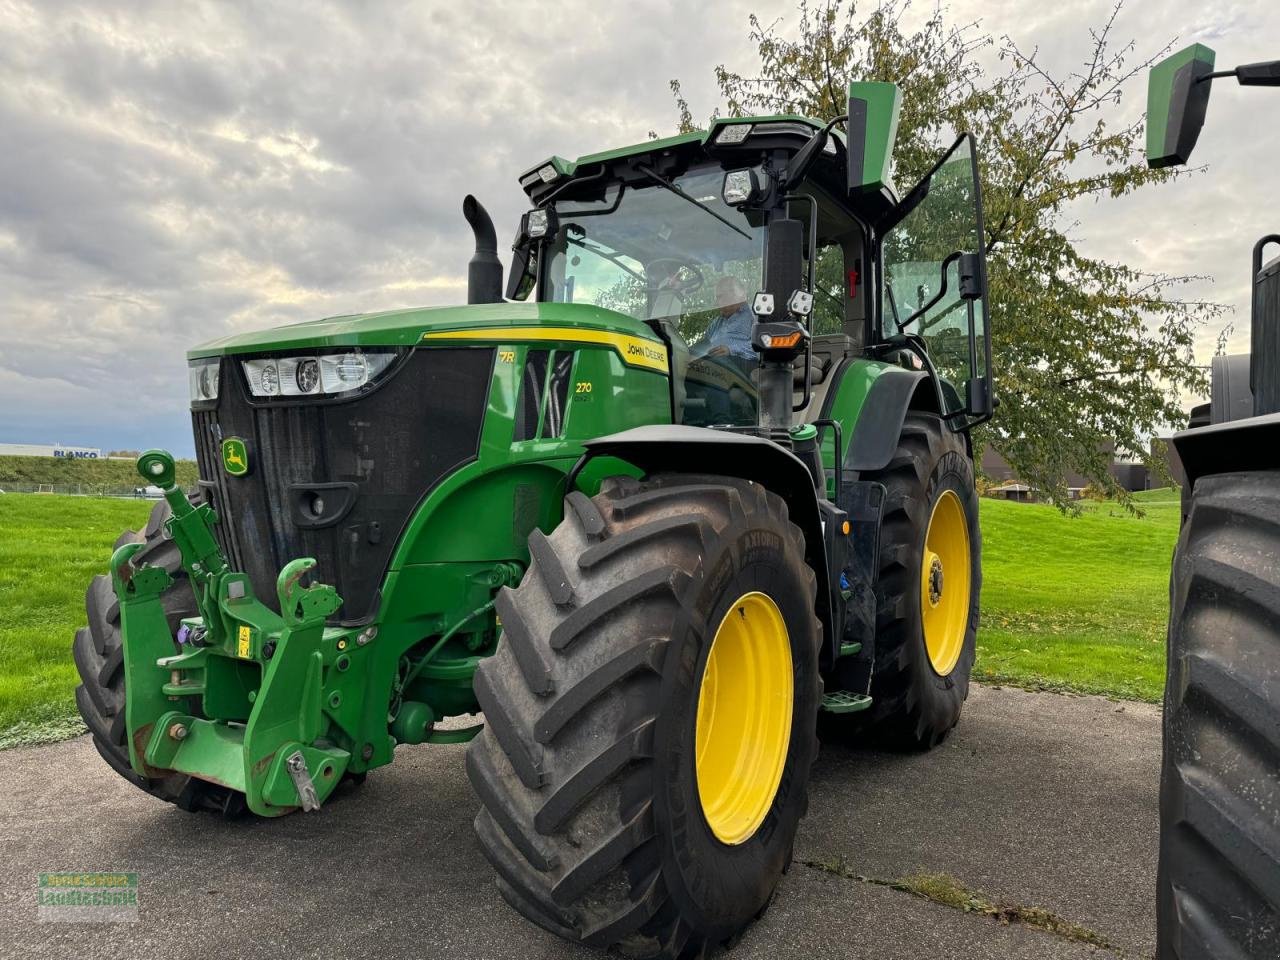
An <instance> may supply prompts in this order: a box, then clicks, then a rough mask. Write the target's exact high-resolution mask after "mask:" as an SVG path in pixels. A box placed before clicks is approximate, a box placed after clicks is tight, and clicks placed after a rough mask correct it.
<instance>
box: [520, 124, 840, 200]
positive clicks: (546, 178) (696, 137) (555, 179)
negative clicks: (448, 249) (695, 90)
mask: <svg viewBox="0 0 1280 960" xmlns="http://www.w3.org/2000/svg"><path fill="white" fill-rule="evenodd" d="M742 125H749V126H750V127H751V128H752V129H751V130H750V131H749V132H748V133H747V134H746V135H745V138H744V139H743V140H738V141H735V142H722V141H721V137H722V131H723V130H724V129H725V128H726V127H736V126H742ZM824 126H826V124H825V122H824V121H822V120H815V119H813V118H812V117H805V116H801V115H800V114H794V113H779V114H772V115H767V116H752V117H722V118H720V119H717V120H714V121H713V122H712V124H711V126H710V128H709V129H707V130H692V131H690V132H689V133H681V134H677V135H676V136H674V137H663V138H661V139H657V140H645V141H643V142H642V143H634V144H631V145H630V146H626V147H618V148H616V149H613V150H603V151H600V152H599V153H588V154H584V155H583V156H581V157H578V159H577V160H566V159H565V158H564V157H559V156H552V157H549V158H548V159H546V160H544V161H542V162H541V163H539V164H537V165H536V166H533V167H530V168H529V169H528V170H526V171H525V172H524V173H522V174H520V177H519V180H520V186H521V187H522V188H523V189H524V191H525V193H527V194H528V195H529V196H530V197H533V198H535V199H536V197H534V195H535V194H538V195H545V193H546V192H548V191H547V187H549V186H550V185H552V184H555V186H556V187H557V188H558V187H559V186H561V185H562V184H563V183H565V182H567V181H568V180H571V179H573V178H574V177H575V176H576V175H577V173H578V171H579V170H580V169H581V168H583V167H589V166H594V165H596V164H601V163H609V162H611V161H614V160H623V159H627V158H629V157H639V156H644V155H645V154H651V153H654V152H664V151H678V150H680V148H687V147H690V146H695V145H696V146H698V147H703V148H706V147H707V146H708V145H712V146H714V147H715V148H717V152H719V150H721V149H723V150H725V151H726V152H728V151H729V150H731V149H744V148H745V149H751V150H758V149H759V146H760V144H762V143H763V142H764V138H765V137H769V138H770V139H775V138H779V137H781V138H785V139H787V140H793V141H794V148H795V149H799V148H800V146H801V145H802V144H803V143H804V142H805V141H806V140H808V138H809V137H810V136H812V135H813V133H814V132H816V131H817V130H820V129H822V127H824ZM756 128H760V129H756ZM752 140H755V141H756V142H755V143H752V142H751V141H752ZM831 142H832V143H835V144H836V145H837V146H836V147H835V148H834V149H835V150H837V151H839V152H841V153H842V152H843V151H844V135H843V134H842V133H840V132H839V131H837V130H833V131H832V137H831Z"/></svg>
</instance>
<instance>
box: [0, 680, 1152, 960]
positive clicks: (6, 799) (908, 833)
mask: <svg viewBox="0 0 1280 960" xmlns="http://www.w3.org/2000/svg"><path fill="white" fill-rule="evenodd" d="M462 749H463V748H461V747H444V746H441V747H418V748H411V749H408V750H405V751H403V753H402V755H401V757H400V758H399V759H397V761H396V762H395V763H394V764H393V765H392V766H391V767H388V768H385V769H383V770H378V771H375V772H374V773H373V774H372V775H370V777H369V780H368V782H367V783H366V784H365V786H364V787H363V788H361V789H360V790H359V791H356V792H353V793H351V794H350V795H348V796H346V797H345V798H339V799H335V800H333V801H331V802H330V803H329V804H328V805H327V806H326V808H325V809H324V810H323V811H322V812H321V813H319V814H312V815H306V816H303V815H295V816H291V817H287V818H285V819H283V820H275V821H254V820H246V821H240V822H236V823H223V822H221V821H218V820H215V819H213V818H211V817H207V816H198V817H197V816H191V815H187V814H184V813H181V812H180V811H177V810H174V809H173V808H171V807H168V806H166V805H163V804H161V803H159V802H157V801H154V800H152V799H151V798H149V797H147V796H145V795H143V794H141V793H139V792H137V791H136V790H134V789H133V788H132V787H130V786H129V785H128V784H126V783H125V782H124V781H122V780H120V779H119V778H117V777H116V776H115V775H114V774H112V773H111V772H110V771H109V770H108V768H107V767H106V766H105V765H104V764H103V763H102V762H101V761H100V760H99V759H98V756H97V754H96V753H95V752H94V749H93V747H92V745H91V744H90V743H89V740H88V738H87V737H82V738H80V739H78V740H73V741H69V742H67V743H62V744H57V745H54V746H48V747H36V748H30V749H18V750H9V751H4V752H2V753H0V783H3V784H4V790H3V791H2V792H0V957H3V958H10V957H13V958H18V957H22V958H35V957H68V958H71V957H74V958H97V957H120V958H128V960H144V958H171V957H172V958H184V960H185V958H195V957H200V958H210V960H213V958H228V960H248V958H256V957H264V958H266V957H270V958H273V960H294V958H302V957H323V958H359V957H377V958H385V960H392V958H400V957H414V958H419V957H423V958H433V960H434V958H448V960H472V958H475V960H480V958H485V960H496V958H508V957H510V958H520V960H540V958H544V957H545V958H551V957H573V958H583V960H587V958H598V957H599V956H600V955H599V954H597V953H595V952H594V951H588V950H583V949H580V948H574V947H570V946H568V945H566V944H564V943H562V942H561V941H559V940H557V939H556V938H554V937H552V936H550V935H549V934H544V933H543V932H542V931H541V930H539V929H538V928H536V927H534V926H532V925H530V924H528V923H526V922H524V921H523V920H522V919H521V918H520V917H519V916H518V915H516V914H515V913H514V911H512V910H510V909H509V908H507V906H506V904H505V903H504V902H503V901H502V899H501V898H500V897H499V896H498V894H497V891H496V890H495V889H494V887H493V884H492V882H491V879H490V870H489V867H488V865H487V863H486V862H485V861H484V859H483V857H482V856H481V855H480V852H479V850H478V849H477V846H476V844H475V842H474V841H473V839H472V834H471V819H472V816H473V814H474V808H475V803H474V801H473V800H472V798H471V795H470V788H469V786H468V783H467V779H466V775H465V773H464V772H463V768H462ZM1159 749H1160V730H1159V712H1158V709H1157V708H1155V707H1151V706H1146V705H1141V704H1132V703H1127V704H1123V705H1121V704H1118V703H1113V702H1111V701H1108V700H1104V699H1100V698H1093V697H1082V698H1074V697H1062V696H1058V695H1055V694H1039V693H1026V692H1023V691H1019V690H1010V689H998V688H989V687H976V688H975V689H974V692H973V694H972V695H971V696H970V699H969V703H968V705H967V707H966V711H965V716H964V718H963V719H962V720H961V723H960V726H959V728H958V729H957V730H956V732H955V734H954V735H953V736H952V737H951V738H950V739H949V740H948V741H947V742H946V743H945V744H944V745H943V746H942V747H940V748H939V749H938V750H936V751H934V752H933V753H931V754H927V755H921V756H894V755H885V754H877V753H870V752H863V751H856V750H849V749H844V748H840V747H830V746H824V748H823V754H822V757H821V759H820V760H819V763H818V765H817V767H816V768H815V772H814V782H813V787H812V792H811V803H810V810H809V816H808V819H807V820H806V821H805V823H804V826H803V827H802V829H801V834H800V837H799V840H798V842H797V849H796V861H797V862H796V865H795V866H794V867H793V868H792V870H791V872H790V874H788V876H787V877H786V878H785V879H784V880H783V883H782V885H781V887H780V889H779V892H778V896H777V899H776V900H775V902H774V905H773V906H772V907H771V909H770V910H769V912H768V913H767V914H766V915H765V917H764V918H763V920H762V921H761V922H760V923H758V924H756V925H755V926H754V927H753V928H752V929H751V930H750V931H749V932H748V933H747V934H746V936H745V937H744V938H743V939H742V941H741V943H740V944H739V945H738V946H737V948H736V949H735V950H734V951H733V952H732V953H731V954H730V955H729V957H730V958H731V960H755V958H767V960H785V958H797V960H799V958H809V957H831V958H836V957H839V958H864V957H865V958H876V960H914V958H927V960H944V958H952V957H955V958H962V957H963V958H969V957H974V958H984V960H985V958H1036V960H1040V958H1078V957H1113V956H1116V955H1117V954H1116V953H1115V952H1113V951H1111V950H1104V949H1099V948H1096V947H1092V946H1089V945H1087V944H1083V943H1079V942H1071V941H1068V940H1065V939H1063V938H1061V937H1058V936H1055V935H1053V934H1050V933H1046V932H1043V931H1041V930H1038V929H1033V928H1029V927H1025V926H1021V925H1017V924H1012V925H1001V924H999V923H997V922H996V921H994V920H992V919H990V918H988V917H985V916H981V915H977V914H973V913H964V912H962V911H959V910H955V909H952V908H949V907H944V906H940V905H938V904H935V903H931V902H927V901H924V900H921V899H917V898H915V897H912V896H910V895H909V894H906V893H902V892H899V891H896V890H892V889H889V888H887V887H883V886H878V885H875V884H871V883H866V882H861V881H859V880H855V879H848V878H846V877H845V876H841V875H839V874H838V873H833V872H830V871H829V870H827V869H821V868H818V867H815V866H809V865H806V864H805V861H810V862H814V863H823V864H829V865H839V867H840V869H841V870H843V871H845V872H848V873H851V874H854V875H863V876H867V877H874V878H879V879H884V880H892V879H895V878H899V877H902V876H905V875H908V874H912V873H916V872H919V871H940V872H945V873H948V874H950V875H952V876H954V877H956V878H957V879H959V880H960V881H962V882H963V883H965V884H966V885H968V886H969V887H971V888H973V889H975V890H979V891H982V892H983V893H985V894H988V895H989V896H991V897H992V898H994V899H998V900H1003V901H1007V902H1010V903H1016V904H1020V905H1024V906H1037V907H1042V908H1045V909H1048V910H1052V911H1054V912H1055V913H1058V914H1060V915H1062V916H1063V917H1065V918H1066V919H1068V920H1071V921H1074V922H1075V923H1078V924H1081V925H1083V926H1085V927H1088V928H1090V929H1092V930H1093V931H1095V932H1097V933H1098V934H1100V935H1101V936H1103V937H1105V938H1106V940H1107V941H1108V942H1110V943H1112V944H1114V945H1116V947H1117V948H1118V950H1119V952H1120V953H1121V954H1123V955H1124V956H1128V957H1135V956H1136V957H1150V956H1151V955H1152V953H1153V952H1154V936H1155V934H1154V884H1155V862H1156V789H1157V779H1158V768H1159ZM62 870H104V871H106V870H111V871H116V870H127V871H136V872H137V873H138V874H139V875H140V877H139V899H140V901H141V903H142V907H141V915H140V919H139V921H138V922H136V923H130V924H53V923H40V922H38V921H37V920H36V916H35V915H36V909H35V884H36V876H37V874H39V873H42V872H52V871H62Z"/></svg>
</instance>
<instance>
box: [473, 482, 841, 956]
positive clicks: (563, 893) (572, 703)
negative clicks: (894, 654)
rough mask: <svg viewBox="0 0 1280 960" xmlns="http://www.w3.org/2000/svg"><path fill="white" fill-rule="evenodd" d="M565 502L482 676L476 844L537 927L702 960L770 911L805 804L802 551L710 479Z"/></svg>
mask: <svg viewBox="0 0 1280 960" xmlns="http://www.w3.org/2000/svg"><path fill="white" fill-rule="evenodd" d="M565 505H566V508H565V519H564V522H563V523H562V524H561V525H560V526H559V527H558V528H557V529H556V530H555V531H554V532H553V533H552V534H551V535H550V536H549V537H546V536H543V535H542V534H541V533H538V532H535V533H534V534H533V536H532V537H531V538H530V541H529V546H530V567H529V570H528V572H527V573H526V575H525V577H524V579H523V581H522V582H521V584H520V586H519V587H518V588H517V589H516V590H514V591H504V592H503V593H502V594H501V595H500V596H499V600H498V612H499V614H500V616H501V620H502V627H503V638H502V641H501V643H500V644H499V647H498V651H497V653H496V654H495V655H494V656H493V657H491V658H489V659H488V660H486V661H485V662H483V663H482V664H481V665H480V668H479V670H478V671H477V675H476V694H477V698H478V699H479V701H480V705H481V707H482V708H483V710H484V714H485V722H486V725H485V730H484V732H483V733H482V734H481V735H480V736H479V737H477V738H476V739H475V740H474V741H472V744H471V746H470V748H469V750H468V752H467V770H468V773H469V774H470V777H471V781H472V783H473V785H474V786H475V789H476V792H477V794H478V795H479V797H480V800H481V803H482V804H483V807H482V809H481V811H480V813H479V814H478V815H477V817H476V833H477V835H478V837H479V839H480V843H481V846H482V847H483V850H484V853H485V855H486V856H487V857H488V859H489V860H490V862H491V863H492V864H493V866H494V867H495V869H496V870H497V874H498V877H497V883H498V888H499V890H500V891H501V893H502V895H503V896H504V897H505V898H506V899H507V901H508V902H509V903H510V904H511V905H512V906H513V907H515V908H516V909H517V910H518V911H519V912H520V913H522V914H523V915H524V916H525V917H527V918H528V919H530V920H532V921H533V922H535V923H537V924H539V925H540V926H542V927H545V928H546V929H548V930H551V931H553V932H555V933H557V934H559V935H561V936H563V937H565V938H567V939H569V940H574V941H581V942H584V943H587V944H591V945H594V946H598V947H612V948H616V949H618V950H619V951H621V952H622V953H624V954H626V955H628V956H632V957H667V958H675V957H680V956H686V955H700V953H701V951H702V950H703V949H704V948H706V947H707V946H708V945H714V944H718V943H723V942H725V941H728V940H730V939H732V938H734V937H736V936H737V935H738V933H739V932H740V931H741V930H742V929H743V928H744V927H746V926H747V924H749V923H750V922H751V921H752V920H753V919H754V918H755V917H757V916H759V915H760V913H761V912H763V910H764V909H765V907H766V906H767V905H768V903H769V901H770V899H771V897H772V896H773V892H774V889H775V887H776V885H777V883H778V880H779V878H780V877H781V875H782V873H783V872H784V870H785V869H786V868H787V866H788V865H789V864H790V861H791V855H792V843H793V841H794V838H795V833H796V828H797V826H798V824H799V821H800V819H801V817H802V816H803V815H804V812H805V809H806V805H807V794H806V792H807V785H808V779H809V767H810V765H811V763H812V761H813V759H814V756H815V754H816V750H817V740H816V737H815V734H814V728H815V722H816V716H817V710H818V703H819V698H820V680H819V677H818V664H817V651H818V641H819V636H820V631H821V627H820V625H819V623H818V620H817V618H816V616H815V615H814V600H815V593H816V579H815V577H814V574H813V571H812V570H810V569H809V567H808V566H806V565H805V562H804V539H803V535H802V534H801V532H800V530H799V529H798V528H797V527H796V526H794V525H793V524H791V523H790V522H789V521H788V518H787V508H786V505H785V503H784V502H783V501H782V500H781V499H779V498H778V497H776V496H774V495H772V494H770V493H768V492H767V491H765V490H764V489H763V488H761V487H760V486H758V485H756V484H752V483H749V482H747V481H741V480H735V479H728V478H722V477H657V478H654V479H652V480H649V481H646V482H643V483H642V482H638V481H635V480H631V479H627V478H614V479H611V480H608V481H606V482H605V484H604V486H603V487H602V489H601V492H600V494H599V495H598V496H596V497H595V498H594V499H588V498H587V497H585V496H584V495H582V494H580V493H574V494H571V495H570V496H569V497H568V498H567V499H566V501H565ZM735 771H736V773H735ZM744 771H745V772H744Z"/></svg>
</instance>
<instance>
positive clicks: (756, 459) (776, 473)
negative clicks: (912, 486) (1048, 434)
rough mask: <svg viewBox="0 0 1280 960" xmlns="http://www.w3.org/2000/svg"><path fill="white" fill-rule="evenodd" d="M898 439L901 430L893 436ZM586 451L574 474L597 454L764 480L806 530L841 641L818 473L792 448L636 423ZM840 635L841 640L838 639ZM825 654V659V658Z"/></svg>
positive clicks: (823, 609)
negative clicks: (816, 480) (815, 475)
mask: <svg viewBox="0 0 1280 960" xmlns="http://www.w3.org/2000/svg"><path fill="white" fill-rule="evenodd" d="M894 437H895V440H896V438H897V434H895V435H894ZM584 446H585V447H586V448H587V452H586V454H585V455H584V456H583V458H582V459H581V460H579V461H578V463H577V465H576V466H575V467H574V468H573V473H572V475H571V479H570V487H572V480H573V478H576V476H577V474H578V472H579V471H580V470H581V469H582V467H583V466H584V465H585V464H586V462H587V460H589V459H591V458H592V457H602V456H609V457H617V458H618V459H619V460H625V461H626V462H627V463H630V464H632V465H634V466H635V467H637V468H638V469H640V470H643V471H644V472H645V474H653V473H664V472H673V473H712V474H720V475H721V476H728V477H740V478H742V479H744V480H751V481H754V482H755V483H758V484H760V485H761V486H763V487H765V488H766V489H768V490H771V491H772V492H773V493H776V494H777V495H778V496H780V497H781V498H782V499H783V500H785V501H786V503H787V510H788V512H789V513H790V515H791V522H792V523H794V524H795V525H796V526H797V527H799V528H800V530H801V532H803V533H804V542H805V562H806V563H808V564H809V566H810V567H812V568H813V572H814V573H815V574H817V577H818V595H817V611H816V612H817V614H818V619H819V620H820V621H822V631H823V640H824V645H830V644H831V643H833V642H838V637H837V630H836V626H837V624H839V622H840V621H839V620H838V619H837V618H836V616H835V615H834V613H835V611H833V609H832V603H831V601H832V594H831V576H830V571H829V570H828V568H827V551H826V545H825V542H824V539H823V528H822V512H821V508H820V507H819V505H818V493H817V491H816V490H815V489H814V485H813V474H811V473H810V472H809V468H808V467H806V466H805V465H804V462H803V461H802V460H800V458H799V457H797V456H796V455H795V454H794V453H792V452H791V451H790V450H788V449H786V448H785V447H782V446H780V445H778V444H776V443H774V442H772V441H770V440H765V439H763V438H761V437H753V436H750V435H748V434H744V433H730V432H729V431H727V430H711V429H709V428H707V427H688V426H682V425H678V424H672V425H655V426H648V427H635V428H633V429H631V430H624V431H622V432H621V433H614V434H610V435H609V436H606V437H598V438H596V439H595V440H589V441H587V442H586V443H585V444H584ZM833 638H836V639H833ZM824 659H825V658H824Z"/></svg>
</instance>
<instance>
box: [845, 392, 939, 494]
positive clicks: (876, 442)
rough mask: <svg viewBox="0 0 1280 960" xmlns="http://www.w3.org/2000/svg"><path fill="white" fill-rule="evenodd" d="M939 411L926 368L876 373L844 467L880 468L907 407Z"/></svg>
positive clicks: (886, 461)
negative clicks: (878, 374) (877, 374)
mask: <svg viewBox="0 0 1280 960" xmlns="http://www.w3.org/2000/svg"><path fill="white" fill-rule="evenodd" d="M913 409H915V410H928V411H932V412H935V413H936V412H938V400H937V394H936V392H935V391H934V390H933V389H932V383H931V382H930V380H929V373H928V371H927V370H904V369H897V368H891V369H889V370H886V371H885V372H884V373H882V374H881V375H880V376H878V377H876V379H875V381H874V382H873V383H872V384H871V389H870V390H869V391H868V392H867V398H866V399H865V400H864V401H863V402H862V410H861V411H860V412H859V414H858V420H857V423H855V424H854V427H853V437H852V439H851V440H850V442H849V453H848V455H847V456H846V457H845V462H844V469H845V470H855V471H859V472H861V471H875V470H883V469H884V468H885V467H886V466H888V465H889V461H890V460H891V459H893V454H894V451H895V450H897V449H898V438H899V437H900V436H902V424H903V423H904V422H905V421H906V419H907V411H908V410H913Z"/></svg>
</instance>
